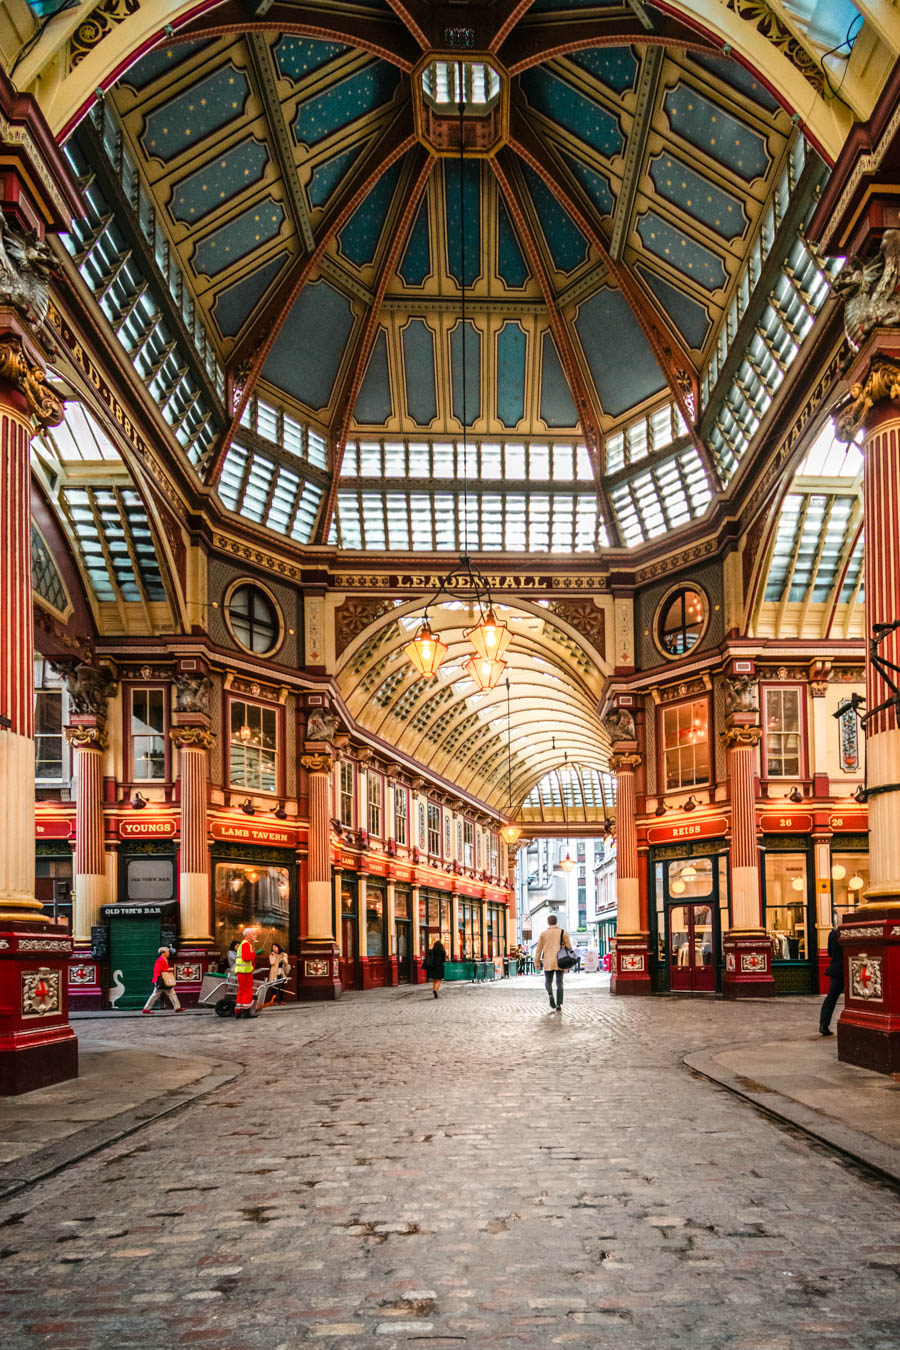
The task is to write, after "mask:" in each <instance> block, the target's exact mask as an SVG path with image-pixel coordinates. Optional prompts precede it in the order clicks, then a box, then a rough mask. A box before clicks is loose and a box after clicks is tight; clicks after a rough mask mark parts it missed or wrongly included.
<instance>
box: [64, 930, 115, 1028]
mask: <svg viewBox="0 0 900 1350" xmlns="http://www.w3.org/2000/svg"><path fill="white" fill-rule="evenodd" d="M68 980H69V1007H70V1008H71V1010H72V1012H101V1011H102V1010H103V1009H104V1008H114V1007H115V1006H116V999H117V995H119V994H121V992H122V989H123V985H122V984H121V982H119V983H118V984H117V985H116V987H115V988H110V987H109V962H108V961H98V960H97V959H96V957H95V956H94V953H93V951H92V950H91V945H90V943H89V942H83V941H78V940H76V941H75V945H74V948H73V951H72V955H71V957H70V958H69V970H68Z"/></svg>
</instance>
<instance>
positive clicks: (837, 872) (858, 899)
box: [831, 852, 870, 923]
mask: <svg viewBox="0 0 900 1350" xmlns="http://www.w3.org/2000/svg"><path fill="white" fill-rule="evenodd" d="M869 879H870V872H869V855H868V853H836V852H835V853H832V855H831V905H832V909H831V912H832V916H833V921H834V923H841V921H842V920H843V919H845V918H846V917H847V916H848V914H852V913H853V911H854V910H855V909H857V908H858V907H859V906H860V905H861V904H862V903H863V900H864V899H865V895H866V891H867V890H868V889H869Z"/></svg>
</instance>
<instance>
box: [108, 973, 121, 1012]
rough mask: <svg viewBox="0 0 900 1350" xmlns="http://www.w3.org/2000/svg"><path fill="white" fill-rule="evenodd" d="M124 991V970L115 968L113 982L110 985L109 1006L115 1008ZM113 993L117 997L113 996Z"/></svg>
mask: <svg viewBox="0 0 900 1350" xmlns="http://www.w3.org/2000/svg"><path fill="white" fill-rule="evenodd" d="M124 993H125V986H124V984H123V983H122V972H121V970H114V971H113V984H111V985H110V989H109V1006H110V1007H111V1008H114V1007H115V1006H116V1004H117V1003H118V1001H119V999H120V998H121V997H122V995H123V994H124ZM113 995H115V997H113Z"/></svg>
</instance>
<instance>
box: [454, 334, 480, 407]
mask: <svg viewBox="0 0 900 1350" xmlns="http://www.w3.org/2000/svg"><path fill="white" fill-rule="evenodd" d="M465 335H466V340H465V349H466V359H465V368H466V380H465V395H466V397H465V404H466V407H465V416H463V326H462V323H458V324H457V325H456V327H455V328H454V329H452V330H451V333H450V368H451V371H452V374H453V381H452V382H453V416H454V417H455V418H456V419H457V421H459V422H462V423H463V425H464V426H466V427H470V426H471V425H472V423H473V422H474V421H475V420H476V419H477V418H478V417H480V416H481V333H480V332H479V330H478V329H477V328H476V327H475V325H474V324H473V323H472V321H471V319H466V327H465Z"/></svg>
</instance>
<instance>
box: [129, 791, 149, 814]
mask: <svg viewBox="0 0 900 1350" xmlns="http://www.w3.org/2000/svg"><path fill="white" fill-rule="evenodd" d="M146 805H147V798H146V797H142V796H141V794H140V793H139V792H136V793H135V794H134V796H133V797H132V799H131V809H132V810H133V811H143V809H144V807H145V806H146Z"/></svg>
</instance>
